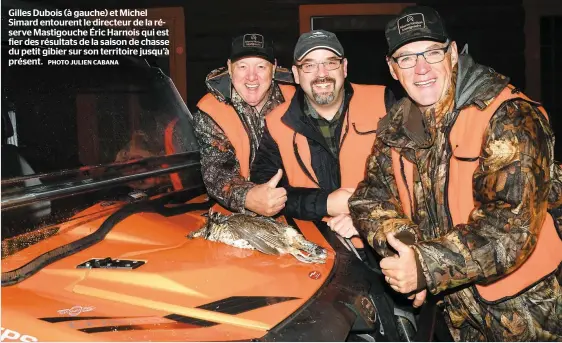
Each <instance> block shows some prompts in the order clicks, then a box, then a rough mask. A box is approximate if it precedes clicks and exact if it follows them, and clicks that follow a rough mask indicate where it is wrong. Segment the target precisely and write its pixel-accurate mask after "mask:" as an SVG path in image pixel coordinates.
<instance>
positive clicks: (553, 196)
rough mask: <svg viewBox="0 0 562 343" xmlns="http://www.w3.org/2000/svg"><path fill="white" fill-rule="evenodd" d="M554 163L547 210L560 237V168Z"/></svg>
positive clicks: (561, 203)
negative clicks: (555, 224) (556, 225)
mask: <svg viewBox="0 0 562 343" xmlns="http://www.w3.org/2000/svg"><path fill="white" fill-rule="evenodd" d="M558 163H559V162H555V163H554V164H553V171H552V177H551V179H552V185H551V187H550V193H549V195H548V210H549V211H550V213H551V214H552V217H553V218H554V220H555V221H556V223H557V224H558V234H559V235H560V237H562V166H561V165H560V164H558Z"/></svg>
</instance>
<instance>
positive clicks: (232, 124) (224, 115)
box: [197, 93, 250, 178]
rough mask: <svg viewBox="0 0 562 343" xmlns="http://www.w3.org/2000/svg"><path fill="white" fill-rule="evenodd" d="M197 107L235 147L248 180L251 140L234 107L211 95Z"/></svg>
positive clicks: (242, 171)
mask: <svg viewBox="0 0 562 343" xmlns="http://www.w3.org/2000/svg"><path fill="white" fill-rule="evenodd" d="M197 107H199V109H201V110H202V111H203V112H205V113H207V114H208V115H209V116H211V118H213V120H214V121H215V123H217V125H218V126H219V127H220V128H221V129H222V131H223V132H224V134H225V136H226V137H227V138H228V140H229V141H230V143H231V144H232V146H233V147H234V151H235V152H236V158H237V159H238V163H239V164H240V173H241V175H242V176H243V177H245V178H248V177H249V176H250V138H249V137H248V133H247V132H246V129H245V128H244V125H243V124H242V121H241V120H240V117H239V116H238V113H236V110H234V107H232V106H231V105H227V104H225V103H223V102H220V101H218V100H217V99H216V98H215V97H214V96H213V95H212V94H210V93H207V94H206V95H205V96H204V97H203V98H202V99H201V100H200V101H199V103H198V104H197Z"/></svg>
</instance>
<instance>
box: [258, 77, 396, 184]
mask: <svg viewBox="0 0 562 343" xmlns="http://www.w3.org/2000/svg"><path fill="white" fill-rule="evenodd" d="M352 87H353V96H352V98H351V101H350V102H349V108H348V111H347V113H346V114H345V118H344V119H343V120H344V123H347V124H345V126H344V128H343V129H342V133H341V136H340V144H341V148H340V154H339V164H340V175H341V187H343V188H356V187H357V184H358V183H359V182H360V181H362V180H363V179H364V176H365V170H366V163H367V158H368V157H369V155H370V154H371V150H372V148H373V144H374V142H375V137H376V130H377V125H378V121H379V120H380V119H381V118H382V117H384V116H385V115H386V107H385V102H384V90H385V87H384V86H371V85H357V84H352ZM289 105H290V102H285V103H284V104H282V105H281V106H279V107H277V108H276V109H275V110H273V111H272V112H271V113H270V114H269V115H267V116H266V118H265V121H266V123H267V128H268V130H269V132H270V133H271V136H272V137H273V139H274V140H275V142H276V143H277V146H278V147H279V152H280V154H281V159H282V161H283V168H284V169H285V175H287V179H288V180H289V184H290V185H291V186H293V187H307V188H319V185H318V179H317V177H316V175H315V173H314V170H313V169H312V163H311V161H312V160H311V156H310V147H309V146H308V140H307V138H306V137H305V136H303V135H301V134H300V133H296V132H295V131H294V130H293V129H291V128H290V127H288V126H287V125H285V123H283V122H282V121H281V118H282V117H283V115H284V114H285V112H286V111H287V109H288V108H289ZM295 146H296V149H295ZM295 153H296V154H295ZM297 154H298V157H297ZM298 158H300V160H301V161H302V163H303V164H304V167H305V168H306V171H305V170H303V168H302V167H301V165H300V163H299V161H298ZM307 173H308V175H307ZM309 175H310V177H309ZM311 177H312V178H311Z"/></svg>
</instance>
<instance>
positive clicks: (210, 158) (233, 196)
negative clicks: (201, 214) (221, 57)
mask: <svg viewBox="0 0 562 343" xmlns="http://www.w3.org/2000/svg"><path fill="white" fill-rule="evenodd" d="M278 81H283V82H291V81H292V76H291V75H290V72H289V71H288V70H287V69H284V68H280V67H278V68H277V71H276V74H275V80H274V82H273V85H272V87H271V89H270V90H269V92H270V93H269V95H268V96H269V99H268V101H267V102H266V104H265V105H264V107H263V108H262V110H261V113H258V112H257V111H256V109H255V108H254V107H252V106H250V105H248V104H247V103H245V102H244V101H243V100H242V98H241V97H240V95H238V94H237V93H236V91H235V90H234V88H233V87H232V84H231V82H230V76H229V75H228V71H227V69H226V68H225V67H222V68H219V69H215V70H213V71H212V72H211V73H209V75H207V78H206V80H205V83H206V85H207V89H208V91H209V92H210V93H211V94H212V95H213V96H215V98H216V99H217V100H219V101H220V102H223V103H226V104H229V105H231V106H233V107H234V109H235V110H236V113H237V114H238V116H239V117H240V120H241V122H242V124H243V125H244V128H245V129H246V132H247V133H248V137H249V140H250V161H249V162H250V165H251V164H252V161H253V159H254V156H255V153H256V150H257V149H258V145H259V142H260V140H261V136H262V134H263V130H264V125H265V120H264V117H265V115H267V114H268V113H269V112H271V110H273V109H274V108H275V107H277V106H278V105H279V104H281V103H283V102H284V101H285V100H284V98H283V95H282V94H281V90H280V88H279V86H278V84H277V82H278ZM193 119H194V126H195V135H196V137H197V141H198V143H199V146H200V151H201V172H202V174H203V181H204V182H205V186H206V188H207V193H208V194H209V196H211V197H212V198H214V199H216V200H217V201H218V202H219V203H220V204H221V205H222V206H224V207H226V208H228V209H230V210H232V211H236V212H244V211H245V209H244V203H245V201H246V194H247V193H248V190H249V189H250V188H252V187H253V186H254V184H253V183H252V182H250V181H249V180H246V179H245V178H244V177H242V175H241V174H240V163H239V162H238V159H237V158H236V153H235V151H234V147H233V146H232V144H231V143H230V141H229V140H228V138H227V137H226V135H225V134H224V132H223V130H222V129H221V128H220V126H219V125H218V124H217V123H216V122H215V121H214V120H213V118H212V117H211V116H210V115H209V114H208V113H205V112H204V111H202V110H201V109H199V108H198V109H197V111H196V112H195V113H194V116H193Z"/></svg>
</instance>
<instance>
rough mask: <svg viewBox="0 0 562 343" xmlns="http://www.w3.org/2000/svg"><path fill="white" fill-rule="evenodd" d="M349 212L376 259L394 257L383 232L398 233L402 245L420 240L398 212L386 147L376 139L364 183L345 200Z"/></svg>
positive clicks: (396, 192)
mask: <svg viewBox="0 0 562 343" xmlns="http://www.w3.org/2000/svg"><path fill="white" fill-rule="evenodd" d="M349 210H350V213H351V216H352V218H353V223H354V225H355V228H357V231H359V233H360V234H361V236H362V237H363V238H365V239H367V242H368V243H369V245H371V246H372V247H373V249H375V251H376V252H377V253H378V254H379V255H380V256H383V257H386V256H391V255H394V254H395V252H394V250H392V248H389V247H387V244H386V234H387V233H392V232H394V233H399V232H400V235H401V236H402V237H401V238H400V237H398V236H397V238H399V239H400V240H402V241H403V242H405V241H410V242H412V243H413V242H417V240H418V239H419V237H421V236H419V234H418V232H417V231H418V227H417V225H415V224H414V223H413V222H412V221H411V220H410V219H409V218H408V217H407V216H406V214H404V211H403V210H402V205H401V202H400V200H399V195H398V189H397V187H396V181H395V179H394V174H393V172H392V158H391V155H390V148H388V147H387V146H386V145H384V144H383V143H382V142H381V141H380V140H378V139H377V140H376V141H375V144H374V146H373V152H372V154H371V156H369V158H368V160H367V174H366V177H365V180H363V181H361V182H360V183H359V184H358V185H357V189H356V190H355V193H354V194H353V195H352V196H351V198H349ZM405 236H410V237H408V238H406V237H405ZM405 243H406V242H405Z"/></svg>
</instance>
